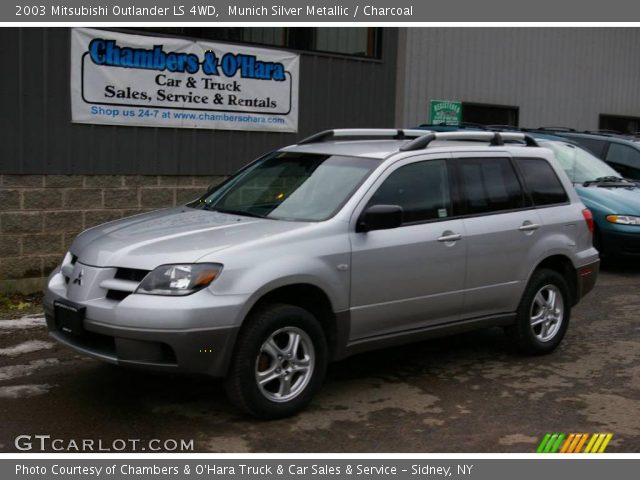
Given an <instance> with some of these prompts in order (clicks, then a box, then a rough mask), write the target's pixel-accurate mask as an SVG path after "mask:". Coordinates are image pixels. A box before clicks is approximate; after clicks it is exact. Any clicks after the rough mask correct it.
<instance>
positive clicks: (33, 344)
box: [0, 340, 53, 357]
mask: <svg viewBox="0 0 640 480" xmlns="http://www.w3.org/2000/svg"><path fill="white" fill-rule="evenodd" d="M52 347H53V343H51V342H43V341H42V340H28V341H26V342H23V343H19V344H18V345H14V346H13V347H7V348H0V357H17V356H18V355H24V354H26V353H32V352H37V351H39V350H48V349H50V348H52Z"/></svg>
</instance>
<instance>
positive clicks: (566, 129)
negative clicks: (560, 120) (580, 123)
mask: <svg viewBox="0 0 640 480" xmlns="http://www.w3.org/2000/svg"><path fill="white" fill-rule="evenodd" d="M536 130H542V131H543V132H575V131H576V130H575V128H569V127H538V128H537V129H536Z"/></svg>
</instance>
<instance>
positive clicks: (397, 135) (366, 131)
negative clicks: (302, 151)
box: [298, 128, 429, 145]
mask: <svg viewBox="0 0 640 480" xmlns="http://www.w3.org/2000/svg"><path fill="white" fill-rule="evenodd" d="M427 133H429V132H428V130H416V129H401V128H341V129H337V130H325V131H323V132H319V133H316V134H314V135H311V136H310V137H307V138H305V139H303V140H300V141H299V142H298V145H305V144H308V143H321V142H328V141H329V140H332V139H344V140H355V139H358V138H376V139H380V140H383V139H387V140H407V139H409V138H417V137H421V136H423V135H426V134H427Z"/></svg>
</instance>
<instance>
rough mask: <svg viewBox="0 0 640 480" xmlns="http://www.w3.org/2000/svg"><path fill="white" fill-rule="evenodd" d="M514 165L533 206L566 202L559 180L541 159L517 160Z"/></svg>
mask: <svg viewBox="0 0 640 480" xmlns="http://www.w3.org/2000/svg"><path fill="white" fill-rule="evenodd" d="M515 161H516V164H517V165H518V168H519V169H520V172H521V173H522V177H523V179H524V183H525V184H526V187H527V190H528V191H529V194H530V195H531V199H532V200H533V203H534V205H536V206H544V205H556V204H559V203H566V202H567V201H568V198H567V192H565V190H564V187H563V186H562V183H560V179H559V178H558V176H557V175H556V172H555V171H554V170H553V167H551V165H549V163H548V162H547V161H546V160H543V159H541V158H517V159H516V160H515Z"/></svg>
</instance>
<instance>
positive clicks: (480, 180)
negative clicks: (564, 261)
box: [454, 152, 541, 318]
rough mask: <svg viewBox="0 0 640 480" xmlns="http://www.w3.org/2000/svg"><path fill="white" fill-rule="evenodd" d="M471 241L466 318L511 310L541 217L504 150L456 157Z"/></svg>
mask: <svg viewBox="0 0 640 480" xmlns="http://www.w3.org/2000/svg"><path fill="white" fill-rule="evenodd" d="M454 164H455V166H456V175H457V181H458V183H459V185H460V189H461V192H460V194H461V204H462V209H463V212H464V230H465V232H466V241H467V273H466V279H465V300H464V308H463V312H462V317H463V318H473V317H481V316H488V315H495V314H500V313H508V312H513V311H514V310H515V309H516V307H517V304H518V301H519V299H520V293H521V290H522V283H523V282H525V281H526V280H527V278H526V276H527V273H528V272H529V271H530V269H531V263H532V262H533V261H535V260H534V259H532V254H533V249H532V247H533V245H534V244H535V242H536V241H537V239H538V236H539V231H538V230H539V229H540V227H541V219H540V216H539V214H538V212H537V210H536V209H535V208H533V207H532V206H531V200H530V198H528V196H527V195H526V194H525V191H524V189H523V186H522V185H521V182H520V180H519V178H518V175H517V173H516V170H515V168H514V165H513V162H512V159H511V156H510V155H509V154H506V153H496V152H491V153H488V152H487V153H485V152H482V153H464V154H455V155H454Z"/></svg>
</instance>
